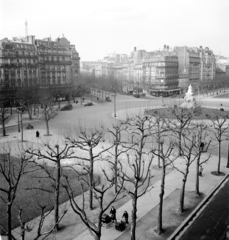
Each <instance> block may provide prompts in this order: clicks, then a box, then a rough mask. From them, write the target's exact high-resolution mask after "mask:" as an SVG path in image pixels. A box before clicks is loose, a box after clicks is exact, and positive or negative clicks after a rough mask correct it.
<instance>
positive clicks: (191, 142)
mask: <svg viewBox="0 0 229 240" xmlns="http://www.w3.org/2000/svg"><path fill="white" fill-rule="evenodd" d="M184 134H185V135H184ZM182 139H183V141H182V146H181V148H180V149H179V152H180V153H181V156H180V157H181V160H183V164H184V165H185V167H184V168H183V167H178V166H176V164H173V167H174V168H175V169H176V170H177V171H178V172H180V173H181V174H182V175H183V178H182V187H181V192H180V200H179V202H180V206H179V211H180V212H181V213H182V212H184V197H185V187H186V182H187V177H188V174H189V168H190V166H191V164H192V163H193V162H194V161H195V160H196V159H197V158H198V156H199V153H198V152H196V151H195V147H196V144H197V139H196V137H195V136H194V135H192V134H191V130H186V133H183V137H182ZM179 144H180V142H178V145H179Z"/></svg>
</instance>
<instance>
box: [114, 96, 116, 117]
mask: <svg viewBox="0 0 229 240" xmlns="http://www.w3.org/2000/svg"><path fill="white" fill-rule="evenodd" d="M114 117H116V92H114Z"/></svg>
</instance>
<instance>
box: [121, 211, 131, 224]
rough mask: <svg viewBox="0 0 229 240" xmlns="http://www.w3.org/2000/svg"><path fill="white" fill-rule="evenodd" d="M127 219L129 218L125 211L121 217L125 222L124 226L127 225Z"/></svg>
mask: <svg viewBox="0 0 229 240" xmlns="http://www.w3.org/2000/svg"><path fill="white" fill-rule="evenodd" d="M128 218H129V215H128V212H127V211H124V213H123V215H122V219H123V220H124V221H125V223H126V224H128V223H129V222H128Z"/></svg>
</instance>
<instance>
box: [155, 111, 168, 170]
mask: <svg viewBox="0 0 229 240" xmlns="http://www.w3.org/2000/svg"><path fill="white" fill-rule="evenodd" d="M152 117H153V118H154V127H153V128H152V134H153V137H154V138H155V139H156V142H157V152H158V154H157V157H158V163H157V165H158V168H160V167H161V165H160V151H161V150H160V147H161V138H163V137H164V136H165V133H166V132H167V131H168V128H167V127H166V121H165V115H164V114H161V113H160V112H158V111H157V110H155V111H153V114H152Z"/></svg>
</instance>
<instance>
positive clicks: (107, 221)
mask: <svg viewBox="0 0 229 240" xmlns="http://www.w3.org/2000/svg"><path fill="white" fill-rule="evenodd" d="M111 225H112V223H111V217H110V216H109V215H108V214H103V216H102V226H105V227H106V228H109V227H110V226H111Z"/></svg>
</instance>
